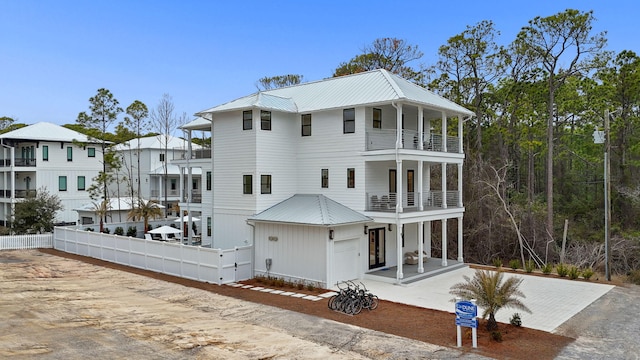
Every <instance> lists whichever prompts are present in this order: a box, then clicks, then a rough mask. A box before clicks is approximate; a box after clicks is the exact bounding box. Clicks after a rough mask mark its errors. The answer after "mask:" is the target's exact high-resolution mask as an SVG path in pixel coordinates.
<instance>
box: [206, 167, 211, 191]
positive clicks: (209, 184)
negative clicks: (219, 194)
mask: <svg viewBox="0 0 640 360" xmlns="http://www.w3.org/2000/svg"><path fill="white" fill-rule="evenodd" d="M207 190H211V171H207Z"/></svg>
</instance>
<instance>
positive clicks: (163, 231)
mask: <svg viewBox="0 0 640 360" xmlns="http://www.w3.org/2000/svg"><path fill="white" fill-rule="evenodd" d="M149 233H151V234H160V236H161V237H162V239H163V240H168V239H169V237H168V236H167V235H168V234H180V233H181V231H180V229H176V228H174V227H171V226H167V225H163V226H160V227H159V228H157V229H153V230H149Z"/></svg>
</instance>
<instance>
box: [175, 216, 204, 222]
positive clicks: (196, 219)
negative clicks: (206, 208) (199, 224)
mask: <svg viewBox="0 0 640 360" xmlns="http://www.w3.org/2000/svg"><path fill="white" fill-rule="evenodd" d="M189 216H190V215H186V216H183V217H182V219H183V221H184V222H189ZM173 221H174V222H180V218H177V219H175V220H173ZM191 221H200V218H197V217H195V216H192V217H191Z"/></svg>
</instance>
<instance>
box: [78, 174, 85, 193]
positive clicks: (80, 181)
mask: <svg viewBox="0 0 640 360" xmlns="http://www.w3.org/2000/svg"><path fill="white" fill-rule="evenodd" d="M84 186H85V185H84V176H78V190H84Z"/></svg>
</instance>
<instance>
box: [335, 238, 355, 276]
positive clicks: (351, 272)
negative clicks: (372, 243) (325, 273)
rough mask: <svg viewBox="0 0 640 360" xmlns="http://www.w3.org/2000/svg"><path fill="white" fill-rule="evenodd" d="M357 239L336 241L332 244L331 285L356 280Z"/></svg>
mask: <svg viewBox="0 0 640 360" xmlns="http://www.w3.org/2000/svg"><path fill="white" fill-rule="evenodd" d="M359 262H360V257H359V256H358V239H352V240H343V241H336V242H335V243H334V244H333V269H334V270H333V275H334V278H333V283H334V284H335V283H336V282H338V281H344V280H354V279H357V278H358V275H359V274H358V264H359Z"/></svg>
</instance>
